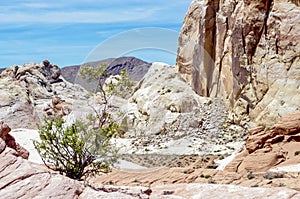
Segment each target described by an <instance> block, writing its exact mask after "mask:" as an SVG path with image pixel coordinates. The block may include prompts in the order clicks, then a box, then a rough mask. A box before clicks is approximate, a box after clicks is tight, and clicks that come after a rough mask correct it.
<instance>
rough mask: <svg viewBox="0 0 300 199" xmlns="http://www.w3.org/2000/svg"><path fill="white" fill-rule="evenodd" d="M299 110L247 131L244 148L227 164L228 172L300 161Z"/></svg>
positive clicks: (262, 169)
mask: <svg viewBox="0 0 300 199" xmlns="http://www.w3.org/2000/svg"><path fill="white" fill-rule="evenodd" d="M299 154H300V112H299V111H298V112H295V113H291V114H288V115H286V116H284V117H282V118H281V119H280V120H279V122H278V123H277V124H276V125H274V126H273V127H272V128H266V129H265V127H258V128H256V129H253V130H251V131H250V133H249V135H248V138H247V139H246V144H245V150H244V151H243V152H242V153H241V154H240V155H238V156H237V157H236V158H235V160H234V161H233V162H231V163H230V164H229V165H228V166H227V170H229V171H238V172H244V171H267V170H268V169H270V168H273V167H275V166H285V165H293V164H300V159H299V156H298V155H299Z"/></svg>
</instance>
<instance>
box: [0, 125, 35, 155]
mask: <svg viewBox="0 0 300 199" xmlns="http://www.w3.org/2000/svg"><path fill="white" fill-rule="evenodd" d="M10 131H11V129H10V127H9V126H8V125H7V124H5V123H4V122H3V121H0V142H1V143H0V147H1V148H0V153H2V151H4V150H5V148H6V147H9V148H12V149H14V150H15V155H16V156H20V157H22V158H24V159H28V157H29V152H28V151H27V150H26V149H25V148H23V147H22V146H20V145H19V144H18V143H17V142H16V140H15V138H14V137H13V136H11V135H10V134H9V132H10Z"/></svg>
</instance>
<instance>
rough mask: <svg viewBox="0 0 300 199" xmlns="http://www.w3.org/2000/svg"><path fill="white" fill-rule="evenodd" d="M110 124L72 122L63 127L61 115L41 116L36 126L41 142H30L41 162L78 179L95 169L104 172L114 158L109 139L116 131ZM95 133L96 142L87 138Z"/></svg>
mask: <svg viewBox="0 0 300 199" xmlns="http://www.w3.org/2000/svg"><path fill="white" fill-rule="evenodd" d="M116 130H117V128H116V126H114V125H113V124H111V125H109V126H107V127H105V128H103V129H92V128H91V127H89V126H88V125H86V124H83V123H81V122H75V123H73V124H72V125H70V126H67V125H66V123H65V121H64V120H63V119H62V118H55V119H45V120H44V124H43V125H42V126H40V127H39V133H40V139H41V141H40V142H38V141H34V146H35V148H36V149H37V151H38V152H39V154H40V156H41V158H42V160H43V162H44V164H45V165H46V166H47V167H48V168H50V169H52V170H55V171H59V172H60V173H61V174H65V175H66V176H68V177H70V178H72V179H76V180H80V179H82V178H83V177H87V176H89V175H94V174H97V173H99V172H107V171H108V169H109V166H110V165H111V164H112V163H114V162H115V161H116V160H117V155H116V153H117V150H116V149H115V148H114V147H113V146H111V144H110V142H109V140H110V138H111V137H112V136H113V135H114V134H115V133H116V132H117V131H116ZM96 134H97V135H98V136H99V140H98V144H96V143H94V142H93V140H94V139H92V140H89V138H90V137H91V136H93V135H96Z"/></svg>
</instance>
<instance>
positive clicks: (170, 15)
mask: <svg viewBox="0 0 300 199" xmlns="http://www.w3.org/2000/svg"><path fill="white" fill-rule="evenodd" d="M190 2H191V0H172V1H171V0H168V1H162V0H151V1H149V0H127V1H124V0H123V1H122V0H109V1H107V0H72V1H71V0H65V1H59V2H58V1H44V0H40V1H39V0H23V1H20V0H7V1H1V2H0V48H1V50H0V67H8V66H11V65H14V64H17V65H23V64H24V63H26V62H30V61H34V62H41V61H42V60H43V59H48V60H50V61H51V62H52V63H55V64H57V65H59V66H66V65H73V64H81V63H83V62H84V61H86V60H88V61H89V60H93V59H98V57H97V55H96V54H95V53H94V52H96V51H98V52H99V51H101V52H102V53H100V54H102V55H103V56H108V57H112V56H116V55H115V54H114V53H111V54H110V52H116V49H119V47H120V46H127V47H128V46H130V45H131V43H133V40H138V39H136V38H137V37H138V38H140V39H141V38H142V40H147V41H146V42H145V41H143V42H142V43H143V45H141V48H140V49H139V48H137V46H132V47H133V49H129V50H128V48H127V51H126V52H123V53H121V54H120V53H119V55H128V56H129V55H134V56H138V57H140V58H143V59H146V60H147V61H150V62H151V61H165V62H169V64H173V63H172V62H174V61H175V60H174V59H175V55H174V50H175V51H176V49H174V48H176V45H177V37H178V32H179V31H180V28H181V25H182V21H183V19H184V16H185V13H186V11H187V9H188V6H189V4H190ZM150 27H151V28H150ZM147 28H150V29H147ZM153 28H154V29H153ZM148 30H150V31H153V32H151V34H148V33H147V34H145V33H146V32H148ZM132 33H133V34H132ZM136 33H139V34H140V35H137V36H133V35H135V34H136ZM152 33H153V34H152ZM160 33H161V34H163V35H164V36H161V35H160ZM142 35H144V37H142ZM145 35H146V36H145ZM149 35H150V36H149ZM151 37H155V42H154V43H156V44H155V45H154V46H149V41H152V40H153V39H154V38H151ZM120 38H123V40H119V41H120V42H119V43H117V44H114V45H109V44H111V43H114V42H112V41H113V40H114V39H116V40H117V39H120ZM147 42H148V44H147V45H144V43H147ZM173 42H174V43H173ZM165 43H168V44H166V45H169V43H170V45H171V47H170V49H168V47H167V49H166V45H165ZM171 43H172V44H171ZM160 44H161V46H160ZM105 45H106V46H105ZM170 45H169V46H170ZM100 47H105V49H101V48H100ZM151 47H153V48H151ZM141 49H143V50H141ZM170 51H172V52H171V53H170ZM104 52H105V53H104ZM93 53H94V55H95V56H94V57H93V58H89V57H91V56H90V55H91V54H93ZM168 53H169V54H168ZM104 54H105V55H104ZM164 57H165V58H164ZM166 57H167V58H166ZM102 58H105V57H101V56H99V59H102Z"/></svg>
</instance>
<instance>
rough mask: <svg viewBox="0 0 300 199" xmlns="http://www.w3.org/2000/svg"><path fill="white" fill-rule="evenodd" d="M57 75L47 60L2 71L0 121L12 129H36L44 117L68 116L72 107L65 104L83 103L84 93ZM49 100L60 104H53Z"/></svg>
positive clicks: (57, 70) (0, 80)
mask: <svg viewBox="0 0 300 199" xmlns="http://www.w3.org/2000/svg"><path fill="white" fill-rule="evenodd" d="M60 73H61V72H60V69H59V68H58V67H57V66H56V65H52V64H50V63H49V61H47V60H45V61H43V62H42V63H41V64H37V63H29V64H25V65H24V66H22V67H21V66H13V67H10V68H7V69H6V70H4V71H3V72H2V73H1V75H0V120H5V121H7V123H8V124H9V126H10V127H12V128H36V124H37V123H39V122H40V119H42V118H43V117H44V116H45V115H47V114H46V113H49V112H51V113H53V114H52V116H62V115H65V114H67V113H69V112H70V109H71V108H73V107H71V106H70V104H69V103H67V102H73V101H76V100H79V99H80V100H84V99H85V97H84V95H85V93H86V91H85V90H84V89H82V88H81V87H80V86H78V85H72V84H70V83H68V82H65V81H64V80H63V79H61V78H60ZM79 93H80V94H79ZM53 98H56V99H58V98H60V99H62V100H61V101H60V102H54V103H53V102H52V99H53ZM64 100H65V101H67V102H65V101H64ZM47 104H49V105H47ZM78 104H79V103H78ZM49 107H50V108H49ZM51 107H52V109H51ZM47 108H49V109H51V110H52V111H49V109H47Z"/></svg>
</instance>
